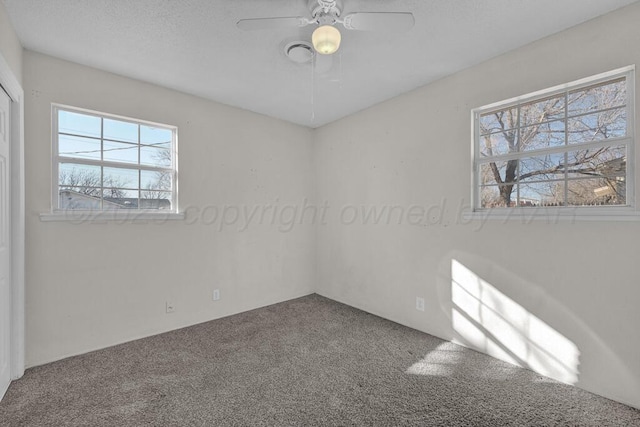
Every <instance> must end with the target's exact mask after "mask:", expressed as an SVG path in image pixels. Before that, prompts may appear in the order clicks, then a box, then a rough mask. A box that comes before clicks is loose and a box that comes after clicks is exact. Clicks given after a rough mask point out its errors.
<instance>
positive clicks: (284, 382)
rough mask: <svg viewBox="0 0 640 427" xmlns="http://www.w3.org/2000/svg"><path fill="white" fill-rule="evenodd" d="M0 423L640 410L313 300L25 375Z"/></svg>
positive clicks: (561, 415) (475, 419)
mask: <svg viewBox="0 0 640 427" xmlns="http://www.w3.org/2000/svg"><path fill="white" fill-rule="evenodd" d="M0 424H1V425H2V426H315V425H348V426H353V425H358V426H359V425H376V426H399V425H417V426H529V425H531V426H567V425H569V426H634V425H635V426H640V411H638V410H636V409H633V408H630V407H628V406H625V405H622V404H619V403H616V402H613V401H611V400H608V399H605V398H602V397H599V396H596V395H593V394H591V393H588V392H586V391H583V390H580V389H578V388H576V387H571V386H568V385H564V384H560V383H558V382H556V381H553V380H550V379H548V378H545V377H542V376H540V375H537V374H535V373H533V372H531V371H528V370H526V369H521V368H517V367H514V366H512V365H510V364H507V363H504V362H501V361H498V360H496V359H493V358H490V357H488V356H485V355H482V354H480V353H477V352H475V351H472V350H469V349H466V348H463V347H460V346H457V345H454V344H451V343H447V342H445V341H442V340H440V339H438V338H435V337H433V336H430V335H427V334H424V333H421V332H418V331H416V330H413V329H410V328H407V327H404V326H401V325H398V324H396V323H393V322H390V321H387V320H384V319H381V318H379V317H376V316H373V315H370V314H367V313H365V312H362V311H360V310H357V309H354V308H351V307H348V306H346V305H343V304H339V303H337V302H334V301H331V300H329V299H326V298H323V297H320V296H318V295H311V296H308V297H304V298H299V299H296V300H292V301H288V302H284V303H281V304H276V305H273V306H269V307H265V308H261V309H258V310H253V311H250V312H246V313H242V314H238V315H235V316H230V317H227V318H224V319H218V320H214V321H211V322H207V323H203V324H200V325H196V326H192V327H189V328H185V329H181V330H177V331H173V332H169V333H165V334H162V335H157V336H154V337H150V338H145V339H141V340H138V341H134V342H130V343H127V344H122V345H118V346H115V347H111V348H107V349H104V350H100V351H95V352H92V353H89V354H85V355H82V356H77V357H72V358H69V359H65V360H62V361H59V362H55V363H50V364H48V365H44V366H39V367H35V368H31V369H28V370H27V372H26V373H25V375H24V377H23V378H22V379H20V380H18V381H16V382H14V383H13V384H12V385H11V386H10V388H9V390H8V392H7V395H6V396H5V398H4V400H3V401H2V402H0Z"/></svg>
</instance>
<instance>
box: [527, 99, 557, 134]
mask: <svg viewBox="0 0 640 427" xmlns="http://www.w3.org/2000/svg"><path fill="white" fill-rule="evenodd" d="M554 119H556V120H557V119H564V94H562V95H554V96H552V97H550V98H545V99H538V100H535V101H532V102H529V103H527V104H523V105H521V106H520V127H524V126H531V125H537V124H540V123H543V122H546V121H549V120H554Z"/></svg>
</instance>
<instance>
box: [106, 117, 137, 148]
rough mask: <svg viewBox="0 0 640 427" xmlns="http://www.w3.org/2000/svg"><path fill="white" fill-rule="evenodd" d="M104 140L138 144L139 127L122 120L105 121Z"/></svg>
mask: <svg viewBox="0 0 640 427" xmlns="http://www.w3.org/2000/svg"><path fill="white" fill-rule="evenodd" d="M104 138H106V139H115V140H116V141H124V142H133V143H137V142H138V125H137V124H135V123H130V122H123V121H120V120H113V119H104Z"/></svg>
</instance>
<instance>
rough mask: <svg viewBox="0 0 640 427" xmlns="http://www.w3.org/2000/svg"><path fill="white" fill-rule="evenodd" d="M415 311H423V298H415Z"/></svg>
mask: <svg viewBox="0 0 640 427" xmlns="http://www.w3.org/2000/svg"><path fill="white" fill-rule="evenodd" d="M416 310H418V311H424V298H420V297H416Z"/></svg>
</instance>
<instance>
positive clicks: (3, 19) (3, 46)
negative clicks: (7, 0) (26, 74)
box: [0, 1, 22, 84]
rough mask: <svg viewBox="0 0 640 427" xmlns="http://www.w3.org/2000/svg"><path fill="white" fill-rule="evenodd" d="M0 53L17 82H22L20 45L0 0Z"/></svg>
mask: <svg viewBox="0 0 640 427" xmlns="http://www.w3.org/2000/svg"><path fill="white" fill-rule="evenodd" d="M0 54H2V56H3V57H4V59H5V60H6V61H7V63H8V64H9V68H11V71H13V74H14V75H15V77H16V79H18V83H21V84H22V45H21V44H20V41H19V40H18V36H17V35H16V33H15V31H14V29H13V24H11V21H10V20H9V14H8V13H7V9H6V8H5V6H4V3H3V2H1V1H0Z"/></svg>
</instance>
